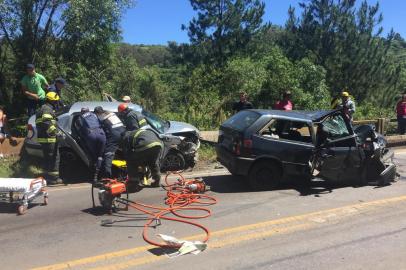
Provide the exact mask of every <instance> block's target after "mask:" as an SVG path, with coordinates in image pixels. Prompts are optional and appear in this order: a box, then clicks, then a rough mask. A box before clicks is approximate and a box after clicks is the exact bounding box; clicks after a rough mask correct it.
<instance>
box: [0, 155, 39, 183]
mask: <svg viewBox="0 0 406 270" xmlns="http://www.w3.org/2000/svg"><path fill="white" fill-rule="evenodd" d="M41 174H42V169H41V166H40V164H38V163H37V162H35V160H27V159H25V158H20V157H19V156H11V157H7V158H4V159H2V160H1V162H0V177H23V178H34V177H37V176H40V175H41Z"/></svg>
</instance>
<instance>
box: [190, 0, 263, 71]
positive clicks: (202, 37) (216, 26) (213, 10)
mask: <svg viewBox="0 0 406 270" xmlns="http://www.w3.org/2000/svg"><path fill="white" fill-rule="evenodd" d="M190 3H191V5H192V7H193V9H194V10H195V11H197V17H195V18H193V19H192V20H191V21H190V23H189V26H188V27H186V26H185V25H183V26H182V29H187V31H188V35H189V38H190V42H191V44H192V45H193V47H192V48H194V52H198V51H199V52H200V53H204V55H203V61H204V62H206V63H216V64H219V65H222V64H224V63H225V62H226V60H227V59H228V58H230V57H232V56H233V55H236V54H238V53H241V52H246V49H247V47H248V44H249V42H250V41H251V40H252V38H253V36H254V35H255V34H256V33H258V32H259V31H260V30H261V29H262V27H263V25H262V16H263V15H264V9H265V4H264V3H263V2H262V1H259V0H216V1H211V0H190ZM188 48H189V47H188V46H186V49H188Z"/></svg>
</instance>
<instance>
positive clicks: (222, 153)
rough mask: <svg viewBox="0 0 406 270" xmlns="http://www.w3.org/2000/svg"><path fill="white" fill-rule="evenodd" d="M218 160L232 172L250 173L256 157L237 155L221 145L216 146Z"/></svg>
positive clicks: (237, 173) (236, 173)
mask: <svg viewBox="0 0 406 270" xmlns="http://www.w3.org/2000/svg"><path fill="white" fill-rule="evenodd" d="M216 153H217V161H219V162H220V163H221V164H222V165H223V166H224V167H226V168H227V169H228V170H229V171H230V172H231V173H232V174H235V175H244V176H245V175H248V173H249V170H250V168H251V165H252V163H253V162H254V159H252V158H244V157H238V156H235V155H234V154H233V153H231V152H230V151H228V150H227V149H224V148H223V147H221V146H216Z"/></svg>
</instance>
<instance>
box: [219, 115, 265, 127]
mask: <svg viewBox="0 0 406 270" xmlns="http://www.w3.org/2000/svg"><path fill="white" fill-rule="evenodd" d="M259 117H260V115H259V114H258V113H256V112H253V111H241V112H239V113H237V114H235V115H233V116H232V117H231V118H230V119H228V120H227V121H225V122H224V123H223V126H225V127H230V128H232V129H236V130H238V131H243V130H244V129H246V128H248V127H249V126H251V125H252V124H253V123H254V122H255V121H256V120H257V119H258V118H259Z"/></svg>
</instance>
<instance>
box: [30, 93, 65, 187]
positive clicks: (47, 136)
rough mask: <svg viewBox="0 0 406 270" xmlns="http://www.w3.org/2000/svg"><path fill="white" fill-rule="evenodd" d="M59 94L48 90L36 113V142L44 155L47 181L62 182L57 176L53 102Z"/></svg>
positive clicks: (55, 128)
mask: <svg viewBox="0 0 406 270" xmlns="http://www.w3.org/2000/svg"><path fill="white" fill-rule="evenodd" d="M58 100H59V96H58V95H57V94H56V93H54V92H50V93H48V94H47V95H46V103H45V104H44V105H42V106H41V108H40V109H39V110H38V111H37V113H36V122H35V123H36V126H37V132H38V142H39V143H40V144H41V148H42V152H43V156H44V169H45V171H46V174H47V178H48V181H49V183H51V184H52V183H54V184H55V183H62V180H61V179H60V178H59V149H58V144H57V139H56V134H57V127H56V116H55V112H54V108H55V107H54V104H56V103H57V102H58Z"/></svg>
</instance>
